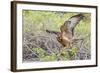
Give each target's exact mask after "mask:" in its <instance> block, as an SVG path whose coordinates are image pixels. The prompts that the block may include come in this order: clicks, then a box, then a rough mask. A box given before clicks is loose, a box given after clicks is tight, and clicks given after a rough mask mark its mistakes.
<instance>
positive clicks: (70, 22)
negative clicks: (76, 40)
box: [64, 14, 84, 35]
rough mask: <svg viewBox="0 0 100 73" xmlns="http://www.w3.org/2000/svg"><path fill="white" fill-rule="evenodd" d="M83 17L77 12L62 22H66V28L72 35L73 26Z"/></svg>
mask: <svg viewBox="0 0 100 73" xmlns="http://www.w3.org/2000/svg"><path fill="white" fill-rule="evenodd" d="M83 17H84V16H83V14H77V15H74V16H72V17H71V18H69V19H68V20H67V21H65V23H64V24H66V26H67V28H68V30H69V31H70V32H71V33H72V35H74V28H75V27H76V25H77V24H78V23H79V22H80V21H81V20H82V19H83Z"/></svg>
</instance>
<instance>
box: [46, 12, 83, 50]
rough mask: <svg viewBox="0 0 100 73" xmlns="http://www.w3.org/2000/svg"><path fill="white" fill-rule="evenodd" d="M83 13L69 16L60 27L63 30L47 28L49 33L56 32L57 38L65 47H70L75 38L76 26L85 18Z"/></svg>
mask: <svg viewBox="0 0 100 73" xmlns="http://www.w3.org/2000/svg"><path fill="white" fill-rule="evenodd" d="M83 17H84V16H83V14H77V15H74V16H72V17H71V18H69V19H68V20H67V21H65V22H64V24H63V25H61V27H60V31H61V32H56V31H51V30H46V32H48V33H52V34H56V35H57V40H58V41H59V42H60V43H61V44H62V45H63V47H66V48H70V47H71V46H72V43H73V40H74V28H75V27H76V25H77V24H78V23H79V22H80V21H81V20H82V19H83Z"/></svg>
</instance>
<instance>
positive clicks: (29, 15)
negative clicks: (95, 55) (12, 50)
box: [22, 10, 91, 61]
mask: <svg viewBox="0 0 100 73" xmlns="http://www.w3.org/2000/svg"><path fill="white" fill-rule="evenodd" d="M22 13H23V61H58V60H84V59H90V58H91V46H90V44H91V43H90V42H91V41H90V35H91V14H90V13H83V15H84V16H85V17H84V19H83V20H81V21H80V23H79V24H78V25H77V26H76V28H75V37H77V38H80V37H85V36H86V35H89V36H88V37H85V38H84V40H83V41H81V40H80V41H79V42H81V44H80V43H78V44H77V45H78V47H77V46H73V47H72V48H71V50H70V51H67V52H66V51H65V50H66V49H63V50H62V51H60V52H59V53H55V52H57V51H58V50H57V49H56V50H55V49H53V50H55V52H53V53H50V54H47V51H46V50H45V49H44V48H41V47H39V48H38V47H30V46H32V44H31V45H29V44H26V43H25V42H26V41H27V40H28V42H29V40H32V38H28V39H26V35H27V36H28V37H29V36H32V37H33V36H38V35H41V34H42V35H43V34H44V35H45V34H46V32H45V30H46V29H48V30H54V31H60V29H59V28H60V26H61V25H63V23H64V22H65V21H66V20H68V19H69V18H70V17H72V16H74V15H77V14H79V13H77V12H56V11H32V10H23V12H22ZM45 36H46V35H45ZM30 42H31V41H30ZM30 42H29V43H30ZM26 45H27V50H25V48H26V47H25V46H26ZM80 45H81V46H80ZM51 49H52V48H51ZM53 50H51V51H53Z"/></svg>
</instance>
